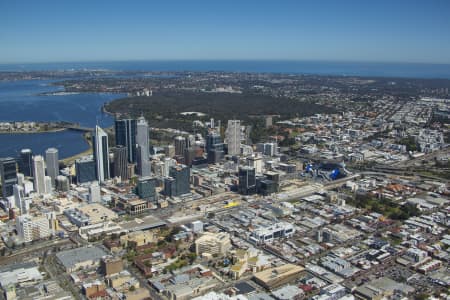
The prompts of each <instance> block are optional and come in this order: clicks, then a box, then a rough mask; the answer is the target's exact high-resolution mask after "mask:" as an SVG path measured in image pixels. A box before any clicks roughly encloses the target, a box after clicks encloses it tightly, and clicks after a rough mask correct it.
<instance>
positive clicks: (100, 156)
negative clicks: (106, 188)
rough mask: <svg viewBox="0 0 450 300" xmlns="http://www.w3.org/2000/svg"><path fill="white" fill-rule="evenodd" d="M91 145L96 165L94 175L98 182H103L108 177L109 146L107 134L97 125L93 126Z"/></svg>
mask: <svg viewBox="0 0 450 300" xmlns="http://www.w3.org/2000/svg"><path fill="white" fill-rule="evenodd" d="M92 147H93V152H94V160H95V166H96V167H95V175H96V178H97V180H98V181H99V182H103V181H105V180H106V179H109V148H108V135H107V134H106V132H105V131H103V129H101V128H100V127H99V126H95V132H94V135H93V142H92Z"/></svg>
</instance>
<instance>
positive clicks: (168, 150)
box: [164, 145, 175, 158]
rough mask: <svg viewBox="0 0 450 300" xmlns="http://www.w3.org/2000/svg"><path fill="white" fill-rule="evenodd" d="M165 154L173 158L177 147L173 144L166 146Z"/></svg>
mask: <svg viewBox="0 0 450 300" xmlns="http://www.w3.org/2000/svg"><path fill="white" fill-rule="evenodd" d="M164 155H165V156H167V157H169V158H172V157H174V156H175V147H174V146H173V145H167V146H166V147H164Z"/></svg>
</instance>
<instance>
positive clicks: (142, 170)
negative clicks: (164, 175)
mask: <svg viewBox="0 0 450 300" xmlns="http://www.w3.org/2000/svg"><path fill="white" fill-rule="evenodd" d="M145 152H146V151H145V150H144V149H143V147H142V146H140V145H138V146H137V155H136V160H137V163H136V169H137V174H138V175H139V176H141V177H147V176H150V175H151V173H152V165H151V163H150V160H149V159H148V156H147V154H146V153H145Z"/></svg>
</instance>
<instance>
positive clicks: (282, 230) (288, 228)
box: [250, 222, 295, 243]
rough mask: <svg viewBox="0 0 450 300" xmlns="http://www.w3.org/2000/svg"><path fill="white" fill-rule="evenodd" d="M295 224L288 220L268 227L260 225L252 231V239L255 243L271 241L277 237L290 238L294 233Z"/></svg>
mask: <svg viewBox="0 0 450 300" xmlns="http://www.w3.org/2000/svg"><path fill="white" fill-rule="evenodd" d="M294 232H295V229H294V226H293V225H292V224H290V223H287V222H279V223H275V224H272V225H270V226H268V227H259V228H257V229H255V231H253V232H252V234H251V236H250V240H252V241H253V242H255V243H271V242H272V241H273V240H275V239H279V238H289V237H291V236H293V235H294Z"/></svg>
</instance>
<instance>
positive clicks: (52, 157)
mask: <svg viewBox="0 0 450 300" xmlns="http://www.w3.org/2000/svg"><path fill="white" fill-rule="evenodd" d="M45 164H46V166H47V175H48V176H50V178H51V179H52V186H55V179H56V176H58V175H59V162H58V149H56V148H49V149H47V150H46V151H45Z"/></svg>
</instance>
